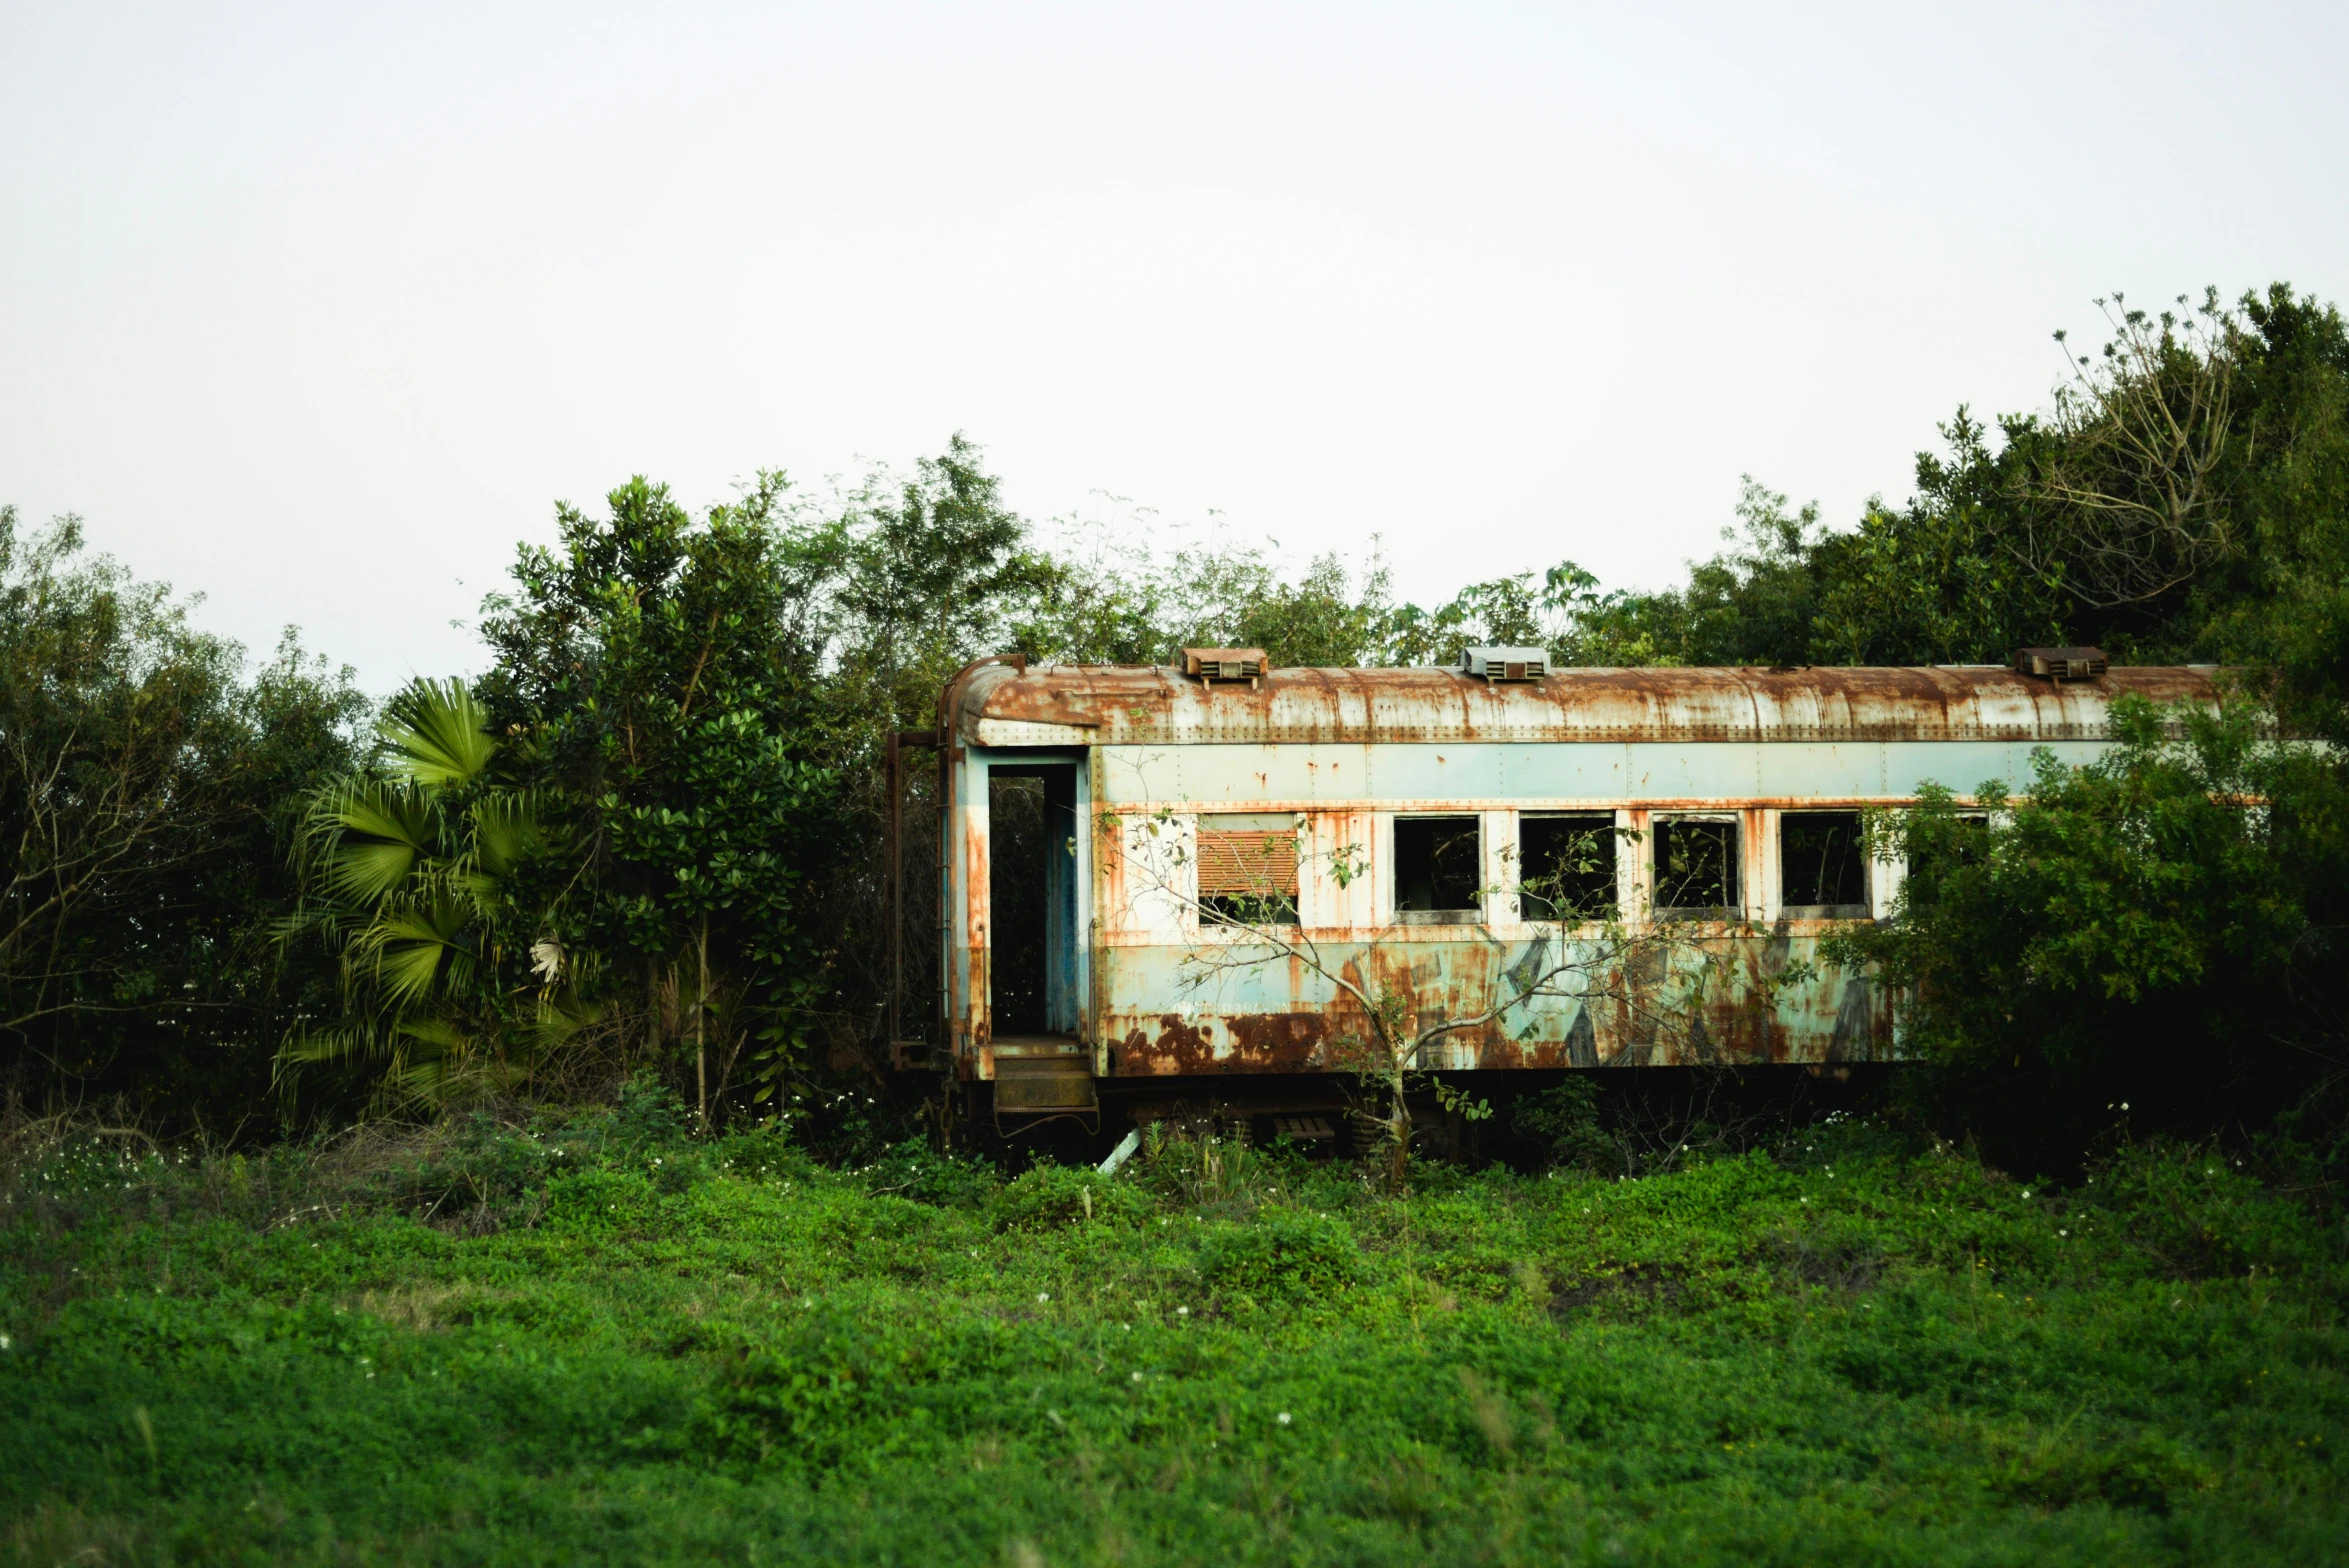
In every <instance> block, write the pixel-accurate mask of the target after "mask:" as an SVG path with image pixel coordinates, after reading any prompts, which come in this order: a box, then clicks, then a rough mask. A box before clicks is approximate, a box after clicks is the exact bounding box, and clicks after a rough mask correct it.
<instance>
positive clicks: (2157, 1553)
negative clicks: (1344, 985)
mask: <svg viewBox="0 0 2349 1568" xmlns="http://www.w3.org/2000/svg"><path fill="white" fill-rule="evenodd" d="M19 1146H20V1150H24V1151H28V1152H23V1153H22V1157H21V1158H20V1159H19V1160H18V1161H17V1162H16V1164H15V1167H14V1168H13V1169H12V1170H9V1171H7V1172H5V1173H0V1183H4V1184H5V1192H4V1196H5V1205H4V1206H0V1335H5V1339H4V1340H0V1344H4V1345H5V1347H6V1348H5V1349H0V1519H4V1520H5V1524H0V1557H5V1558H6V1559H7V1560H9V1561H16V1562H23V1563H43V1564H46V1563H52V1562H68V1561H70V1562H76V1563H102V1562H140V1563H148V1562H156V1563H160V1562H232V1561H234V1562H248V1561H249V1562H297V1563H307V1562H337V1563H340V1562H354V1563H370V1562H378V1561H385V1562H390V1561H434V1562H461V1563H473V1562H480V1563H506V1562H579V1561H612V1562H628V1563H640V1562H697V1563H698V1562H731V1563H763V1562H801V1561H810V1562H818V1561H820V1562H858V1563H861V1562H872V1563H922V1564H928V1563H953V1562H971V1563H1001V1564H1035V1563H1050V1564H1063V1563H1067V1564H1074V1563H1093V1562H1128V1563H1157V1562H1200V1561H1234V1562H1309V1563H1322V1562H1327V1563H1390V1562H1391V1563H1420V1562H1430V1561H1435V1562H1494V1563H1550V1562H1583V1561H1590V1562H1599V1563H1667V1564H1672V1565H1674V1568H1691V1565H1695V1564H1700V1563H1708V1562H1772V1563H1776V1562H1784V1563H1816V1562H1886V1563H1890V1562H1933V1563H2047V1562H2079V1563H2097V1564H2110V1563H2162V1562H2208V1563H2228V1564H2246V1563H2269V1562H2273V1563H2293V1564H2308V1563H2318V1562H2329V1561H2343V1560H2349V1485H2345V1484H2344V1483H2345V1482H2349V1468H2345V1462H2344V1460H2343V1459H2341V1458H2340V1457H2338V1456H2339V1453H2340V1450H2341V1449H2342V1448H2344V1447H2349V1421H2345V1418H2349V1380H2345V1378H2344V1366H2345V1353H2349V1339H2345V1338H2344V1334H2343V1331H2342V1310H2341V1309H2342V1303H2343V1301H2344V1299H2345V1296H2349V1242H2345V1240H2344V1235H2343V1230H2342V1226H2341V1224H2340V1221H2339V1217H2338V1216H2337V1214H2335V1215H2328V1214H2323V1213H2317V1212H2313V1211H2311V1210H2310V1209H2309V1208H2308V1207H2306V1206H2304V1205H2301V1204H2298V1203H2294V1202H2291V1201H2287V1200H2286V1199H2284V1198H2281V1197H2278V1196H2276V1195H2274V1194H2272V1193H2270V1192H2268V1191H2267V1190H2265V1189H2263V1188H2261V1187H2260V1186H2258V1185H2257V1184H2255V1183H2254V1182H2252V1181H2251V1180H2250V1179H2248V1178H2247V1177H2245V1176H2244V1175H2242V1174H2241V1173H2240V1172H2238V1171H2237V1170H2235V1169H2234V1168H2233V1167H2232V1164H2231V1162H2230V1161H2228V1160H2226V1159H2224V1158H2223V1157H2220V1156H2216V1155H2212V1154H2208V1153H2198V1152H2196V1151H2192V1150H2179V1149H2169V1150H2166V1151H2160V1152H2148V1151H2142V1150H2141V1151H2137V1152H2133V1153H2128V1154H2124V1155H2122V1156H2119V1157H2117V1158H2116V1159H2115V1160H2113V1161H2110V1162H2108V1163H2106V1164H2105V1165H2103V1166H2100V1167H2099V1168H2098V1169H2097V1170H2096V1171H2095V1173H2094V1175H2093V1177H2092V1179H2089V1180H2085V1181H2083V1182H2081V1183H2078V1184H2076V1185H2073V1186H2071V1187H2069V1188H2066V1189H2065V1190H2061V1191H2057V1190H2051V1189H2048V1188H2045V1187H2042V1186H2038V1185H2035V1184H2032V1183H2029V1182H2023V1181H2016V1180H2010V1179H2008V1178H2006V1177H2004V1176H2001V1175H1999V1174H1997V1173H1995V1172H1992V1171H1989V1170H1987V1169H1985V1168H1983V1167H1982V1166H1981V1165H1980V1164H1979V1163H1976V1162H1974V1161H1971V1160H1969V1159H1968V1158H1966V1157H1964V1156H1963V1155H1961V1154H1958V1153H1954V1152H1949V1151H1939V1152H1935V1151H1921V1150H1919V1149H1916V1148H1914V1147H1911V1146H1908V1145H1906V1144H1904V1143H1902V1142H1901V1141H1899V1140H1898V1139H1895V1138H1894V1137H1892V1136H1891V1135H1889V1134H1886V1133H1882V1132H1878V1131H1875V1130H1873V1129H1871V1128H1870V1127H1869V1126H1867V1125H1866V1124H1864V1123H1856V1122H1849V1121H1846V1122H1841V1123H1838V1124H1834V1125H1828V1126H1822V1127H1814V1128H1812V1129H1810V1130H1808V1131H1806V1132H1802V1133H1797V1134H1793V1135H1790V1137H1789V1138H1788V1139H1787V1141H1786V1142H1785V1143H1784V1145H1783V1146H1782V1147H1779V1148H1777V1149H1774V1150H1766V1151H1762V1152H1756V1153H1750V1154H1746V1155H1743V1156H1740V1157H1736V1158H1720V1159H1714V1160H1711V1161H1708V1162H1706V1163H1701V1164H1697V1165H1695V1166H1693V1167H1691V1168H1686V1169H1680V1170H1676V1171H1671V1172H1667V1173H1664V1174H1658V1175H1653V1176H1648V1177H1643V1178H1640V1179H1637V1180H1630V1181H1607V1180H1601V1179H1595V1178H1588V1177H1583V1176H1570V1175H1554V1176H1549V1177H1525V1176H1516V1175H1510V1174H1506V1173H1502V1172H1497V1171H1496V1172H1484V1173H1474V1174H1471V1173H1467V1172H1464V1171H1460V1170H1456V1169H1451V1168H1447V1167H1440V1166H1423V1167H1421V1168H1420V1169H1419V1170H1418V1174H1417V1182H1418V1184H1417V1185H1416V1187H1415V1188H1414V1190H1413V1191H1412V1192H1411V1193H1410V1194H1409V1195H1408V1196H1407V1197H1405V1198H1389V1197H1382V1196H1378V1195H1375V1194H1374V1193H1373V1192H1371V1191H1370V1190H1369V1189H1368V1188H1367V1187H1366V1186H1365V1183H1364V1181H1363V1179H1362V1176H1361V1175H1360V1173H1359V1172H1358V1171H1357V1170H1356V1169H1354V1168H1353V1167H1351V1166H1347V1165H1343V1164H1328V1163H1323V1164H1314V1163H1311V1162H1308V1161H1307V1160H1305V1159H1303V1158H1302V1157H1299V1156H1296V1155H1293V1154H1290V1153H1288V1152H1287V1151H1285V1150H1281V1149H1274V1150H1267V1151H1256V1152H1250V1151H1245V1150H1240V1149H1236V1148H1234V1147H1232V1146H1230V1145H1228V1144H1227V1145H1210V1144H1203V1143H1199V1142H1190V1141H1173V1142H1168V1143H1166V1144H1164V1145H1163V1146H1160V1147H1158V1148H1157V1149H1156V1150H1155V1151H1154V1152H1152V1153H1149V1154H1146V1155H1145V1156H1144V1157H1142V1158H1139V1159H1137V1160H1136V1161H1135V1162H1134V1164H1133V1165H1131V1166H1129V1167H1128V1168H1127V1169H1126V1170H1125V1171H1124V1172H1121V1173H1120V1174H1119V1175H1118V1176H1117V1177H1115V1178H1112V1179H1106V1180H1105V1179H1103V1178H1100V1177H1098V1176H1096V1175H1094V1174H1092V1173H1090V1172H1077V1171H1071V1170H1065V1169H1060V1168H1056V1167H1045V1168H1040V1169H1036V1170H1032V1171H1030V1172H1028V1173H1027V1174H1025V1175H1022V1176H1020V1177H1019V1178H1017V1179H1016V1180H1011V1181H1008V1182H1006V1181H1003V1180H1002V1179H1000V1178H999V1177H997V1176H996V1175H995V1174H994V1173H993V1172H992V1171H991V1170H990V1169H988V1168H986V1167H983V1166H978V1165H973V1164H969V1163H962V1162H954V1161H946V1160H942V1159H940V1158H938V1157H936V1156H934V1155H931V1154H929V1153H927V1152H923V1151H920V1150H918V1149H914V1148H908V1149H904V1150H900V1151H899V1152H897V1153H895V1154H892V1155H890V1156H888V1157H887V1158H884V1159H882V1160H880V1161H879V1162H878V1163H875V1164H873V1165H870V1166H868V1167H866V1168H864V1169H857V1170H832V1169H826V1168H822V1167H819V1166H817V1165H816V1164H814V1163H812V1162H810V1161H809V1160H808V1159H806V1158H805V1157H804V1156H802V1155H801V1154H799V1153H798V1152H797V1151H795V1150H794V1149H793V1148H792V1147H790V1146H789V1145H788V1144H787V1143H785V1142H784V1141H782V1140H781V1139H779V1138H773V1137H768V1136H742V1137H734V1138H728V1139H723V1140H717V1141H695V1140H692V1139H689V1138H687V1137H685V1136H683V1135H682V1133H681V1132H680V1131H679V1130H678V1129H677V1127H676V1126H675V1124H674V1123H673V1121H671V1120H670V1119H669V1118H668V1117H667V1116H666V1115H665V1114H664V1113H663V1112H662V1111H661V1110H660V1109H659V1107H658V1106H657V1105H655V1104H651V1103H649V1102H645V1101H642V1100H639V1101H636V1102H633V1103H632V1104H631V1105H630V1106H629V1107H627V1108H625V1109H623V1110H622V1111H619V1112H615V1113H609V1114H602V1115H596V1116H590V1117H586V1118H573V1119H570V1120H564V1121H555V1120H548V1121H545V1122H542V1123H540V1124H537V1125H535V1126H532V1127H526V1128H513V1127H499V1126H496V1125H493V1124H492V1123H490V1122H489V1121H487V1120H486V1119H481V1120H475V1121H471V1122H459V1123H452V1124H448V1125H445V1126H443V1127H440V1128H438V1129H434V1130H430V1131H426V1132H416V1131H411V1132H409V1133H407V1134H405V1135H402V1136H400V1137H393V1136H391V1135H388V1134H381V1133H379V1134H376V1135H374V1136H371V1137H370V1138H368V1139H366V1140H363V1141H360V1142H356V1143H346V1144H344V1145H342V1146H340V1147H339V1148H336V1149H330V1150H324V1151H320V1150H310V1151H299V1150H289V1151H283V1152H279V1153H276V1154H273V1155H270V1156H267V1157H263V1158H252V1157H244V1158H235V1157H230V1158H197V1157H194V1156H182V1155H165V1154H157V1153H153V1152H150V1151H148V1150H147V1149H146V1148H145V1146H144V1145H141V1144H138V1143H136V1142H135V1140H126V1139H124V1138H121V1137H96V1136H93V1135H90V1134H87V1133H84V1134H77V1135H75V1136H74V1137H72V1138H70V1139H65V1140H63V1141H59V1140H55V1139H52V1140H51V1141H50V1142H49V1143H48V1144H46V1145H39V1144H38V1142H37V1140H34V1139H31V1138H30V1136H29V1135H27V1136H23V1137H20V1139H19Z"/></svg>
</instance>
